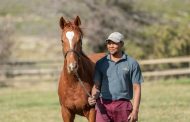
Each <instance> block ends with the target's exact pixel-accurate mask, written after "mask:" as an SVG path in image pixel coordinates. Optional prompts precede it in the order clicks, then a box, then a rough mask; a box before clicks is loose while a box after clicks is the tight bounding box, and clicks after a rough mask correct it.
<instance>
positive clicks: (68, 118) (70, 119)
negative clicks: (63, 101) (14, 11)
mask: <svg viewBox="0 0 190 122" xmlns="http://www.w3.org/2000/svg"><path fill="white" fill-rule="evenodd" d="M61 112H62V118H63V121H64V122H74V118H75V115H74V114H72V113H71V112H70V111H69V110H68V109H67V108H65V107H64V106H62V107H61Z"/></svg>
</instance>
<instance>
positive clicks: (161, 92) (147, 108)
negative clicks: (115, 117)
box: [0, 79, 190, 122]
mask: <svg viewBox="0 0 190 122" xmlns="http://www.w3.org/2000/svg"><path fill="white" fill-rule="evenodd" d="M189 90H190V79H180V80H167V81H154V82H144V83H143V85H142V102H141V109H140V114H139V122H189V121H190V116H189V115H190V105H189V101H190V92H189ZM0 121H1V122H61V121H62V119H61V113H60V106H59V102H58V96H57V83H56V82H40V83H37V82H35V83H31V84H28V83H18V84H17V85H16V86H15V87H1V88H0ZM76 122H86V119H85V118H81V117H79V116H77V118H76Z"/></svg>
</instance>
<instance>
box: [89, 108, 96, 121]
mask: <svg viewBox="0 0 190 122" xmlns="http://www.w3.org/2000/svg"><path fill="white" fill-rule="evenodd" d="M88 121H89V122H95V121H96V111H95V108H91V109H90V111H89V116H88Z"/></svg>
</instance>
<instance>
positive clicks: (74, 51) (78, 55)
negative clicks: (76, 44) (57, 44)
mask: <svg viewBox="0 0 190 122" xmlns="http://www.w3.org/2000/svg"><path fill="white" fill-rule="evenodd" d="M70 52H73V53H75V54H76V55H77V57H78V59H79V58H80V55H81V53H79V52H77V51H76V50H73V49H70V50H68V51H67V52H66V53H65V56H64V57H65V59H66V57H67V54H68V53H70Z"/></svg>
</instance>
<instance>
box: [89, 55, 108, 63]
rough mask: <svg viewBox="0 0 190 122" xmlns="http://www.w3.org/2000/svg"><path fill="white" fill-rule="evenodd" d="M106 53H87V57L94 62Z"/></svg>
mask: <svg viewBox="0 0 190 122" xmlns="http://www.w3.org/2000/svg"><path fill="white" fill-rule="evenodd" d="M105 55H106V54H105V53H94V54H90V55H88V58H89V59H90V60H91V61H92V62H93V63H96V62H97V61H98V60H99V59H101V58H103V57H104V56H105Z"/></svg>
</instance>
